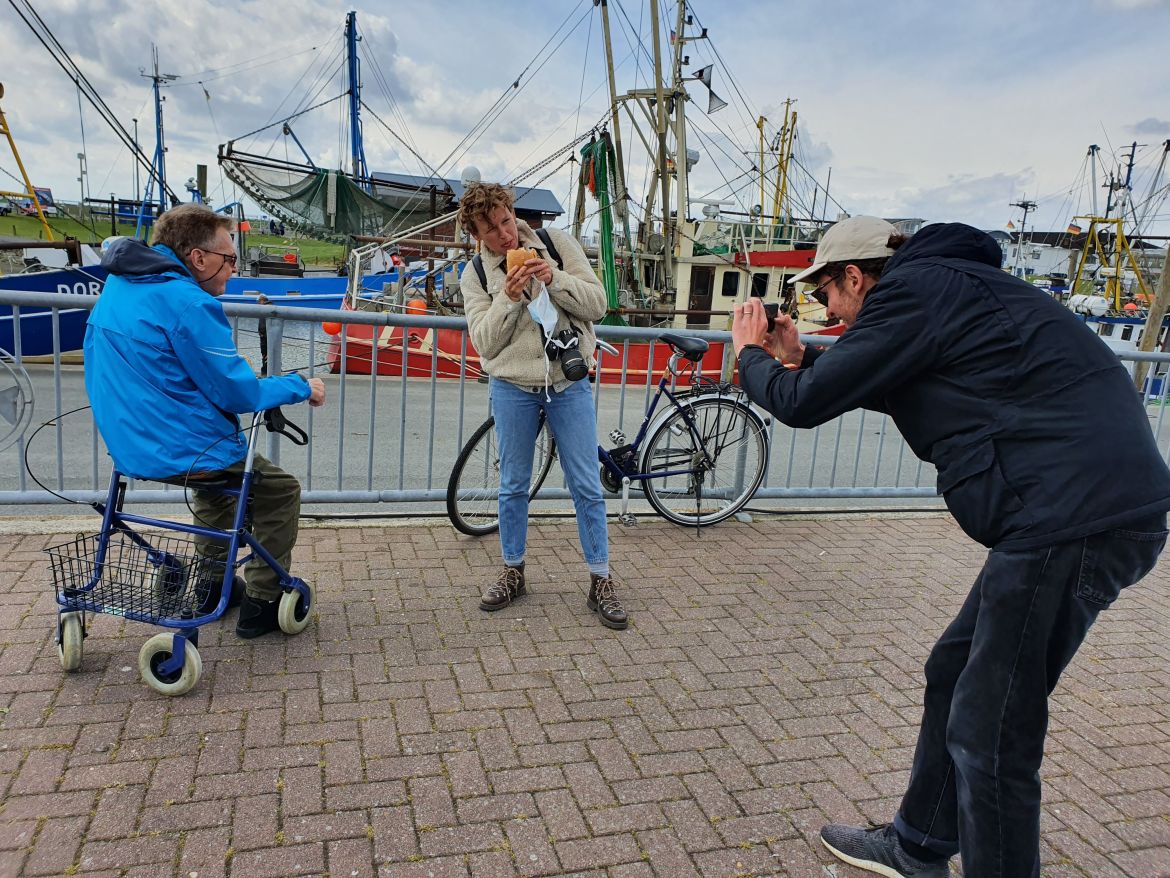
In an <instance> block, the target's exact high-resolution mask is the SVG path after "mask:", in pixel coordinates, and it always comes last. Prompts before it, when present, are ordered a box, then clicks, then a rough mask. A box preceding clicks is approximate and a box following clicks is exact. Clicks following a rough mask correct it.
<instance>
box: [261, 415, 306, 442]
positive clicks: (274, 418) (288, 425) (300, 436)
mask: <svg viewBox="0 0 1170 878" xmlns="http://www.w3.org/2000/svg"><path fill="white" fill-rule="evenodd" d="M264 426H265V427H266V428H267V429H268V432H269V433H279V434H280V435H281V436H283V437H285V438H286V439H291V440H292V442H293V444H295V445H308V444H309V434H308V433H306V432H305V431H304V430H302V429H301V428H300V427H298V426H297V425H296V424H294V423H293V422H292V421H290V420H289V419H288V418H286V417H285V416H284V412H282V411H281V410H280V407H279V406H277V407H276V408H272V409H268V410H267V411H265V412H264Z"/></svg>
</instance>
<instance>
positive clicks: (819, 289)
mask: <svg viewBox="0 0 1170 878" xmlns="http://www.w3.org/2000/svg"><path fill="white" fill-rule="evenodd" d="M832 282H833V279H832V278H829V279H828V280H827V281H825V282H824V283H821V284H817V285H816V286H815V287H813V288H812V290H811V291H810V292H809V295H810V296H812V298H813V301H814V302H816V303H817V304H818V305H820V306H821V307H822V308H828V307H829V294H828V293H826V292H825V287H827V286H828V285H829V284H831V283H832Z"/></svg>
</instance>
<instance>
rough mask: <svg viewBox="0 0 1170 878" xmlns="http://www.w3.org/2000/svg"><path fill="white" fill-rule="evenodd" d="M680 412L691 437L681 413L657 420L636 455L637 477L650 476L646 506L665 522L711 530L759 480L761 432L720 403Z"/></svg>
mask: <svg viewBox="0 0 1170 878" xmlns="http://www.w3.org/2000/svg"><path fill="white" fill-rule="evenodd" d="M684 408H685V410H686V412H688V413H689V414H690V416H691V418H692V419H693V421H694V425H695V429H694V431H692V430H691V429H690V427H689V426H688V425H687V421H686V418H685V417H684V414H683V410H675V411H673V412H671V414H669V415H668V416H667V417H666V418H664V419H663V420H662V422H661V423H660V424H659V425H658V426H657V428H655V430H654V432H653V433H652V434H651V435H650V439H649V440H648V441H647V443H646V450H645V452H643V454H642V473H643V474H645V475H650V476H654V477H653V478H649V479H646V480H644V481H643V482H642V486H643V488H644V489H645V491H646V499H647V500H649V501H650V505H651V506H653V507H654V509H655V510H656V511H657V512H658V514H659V515H661V516H662V517H663V518H665V519H667V520H668V521H672V522H674V523H675V524H681V525H691V526H694V525H700V526H706V525H709V524H715V523H716V522H719V521H723V519H725V518H727V517H729V516H731V515H734V514H735V513H736V512H737V511H739V509H741V508H742V507H743V506H744V505H745V504H746V503H747V502H748V500H750V499H751V496H752V494H754V493H755V492H756V489H757V488H759V487H760V483H761V482H762V481H763V480H764V470H765V469H766V467H767V465H768V433H767V428H766V426H765V425H764V421H763V419H762V418H761V417H760V416H759V415H757V414H756V413H755V412H754V411H752V410H751V409H750V408H749V407H748V406H746V405H744V404H743V403H739V402H735V401H734V400H731V399H726V398H723V397H712V398H710V399H702V398H699V399H695V400H693V401H690V402H687V403H684ZM704 450H705V451H706V455H704V453H703V452H704ZM708 457H709V458H710V460H709V461H708V460H707V458H708ZM656 473H672V474H671V475H658V476H655V474H656Z"/></svg>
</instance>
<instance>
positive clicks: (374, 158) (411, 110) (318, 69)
mask: <svg viewBox="0 0 1170 878" xmlns="http://www.w3.org/2000/svg"><path fill="white" fill-rule="evenodd" d="M609 3H610V10H611V12H610V14H611V28H612V32H613V41H614V54H615V57H616V61H617V74H616V75H617V88H618V90H619V92H624V91H626V90H628V89H631V88H634V87H646V86H647V85H649V79H648V65H649V56H648V54H647V49H645V48H642V47H641V46H640V45H639V46H638V47H637V48H635V45H636V41H635V35H639V36H640V37H641V40H642V41H644V45H645V46H646V47H648V46H649V45H650V42H649V11H648V6H647V4H646V3H642V2H638V0H609ZM12 4H15V6H14V5H12ZM32 6H33V8H35V10H36V13H38V14H39V16H40V17H41V19H42V20H43V21H44V22H45V23H46V24H47V25H48V26H49V28H51V29H52V31H53V33H54V34H55V36H56V38H57V39H58V40H59V41H60V43H61V44H62V45H63V46H64V47H65V48H66V49H67V50H68V51H69V53H70V54H71V55H72V57H73V59H74V60H75V61H76V62H77V64H78V65H79V66H80V68H81V69H82V70H83V71H84V73H85V74H86V76H87V77H89V79H90V80H91V82H92V83H93V85H94V86H95V87H96V89H97V91H98V92H99V93H100V94H101V95H102V97H103V98H104V99H105V101H106V103H107V104H108V105H109V107H110V108H111V109H112V110H113V112H114V114H115V115H117V116H118V117H119V118H120V119H121V120H122V122H123V123H124V124H125V126H126V128H127V129H131V128H132V127H133V125H132V123H131V120H132V119H135V118H137V119H138V120H139V125H138V129H139V135H140V138H141V139H142V141H143V142H144V143H146V144H147V145H148V151H152V150H153V118H152V115H153V111H152V106H151V93H150V83H149V80H147V79H146V78H144V77H143V76H142V75H141V73H140V71H141V70H142V69H144V68H145V69H148V68H149V67H150V65H151V44H152V43H153V44H155V45H157V47H158V53H159V58H160V68H161V70H162V71H164V72H166V73H169V74H175V75H177V76H178V79H176V80H174V83H173V85H172V86H171V87H169V88H168V89H166V92H165V93H166V98H167V100H166V104H165V112H166V127H167V145H168V154H167V163H168V180H169V182H171V184H172V186H173V187H174V188H175V189H176V190H177V191H178V192H179V193H180V194H184V190H183V183H184V182H185V181H186V180H187V178H188V177H190V176H192V175H193V174H194V173H195V166H196V165H197V164H200V163H203V164H207V165H208V166H209V171H210V175H211V190H212V198H213V200H214V201H216V202H218V203H221V204H222V203H224V202H226V201H230V200H232V199H233V197H234V196H233V193H232V190H231V188H230V182H229V183H226V184H225V183H224V181H223V179H222V178H221V176H220V175H219V172H218V169H217V168H216V161H215V157H216V150H217V144H219V143H222V142H224V141H226V140H228V139H237V144H238V146H240V147H242V148H245V149H248V150H249V151H252V152H259V153H269V154H271V155H274V156H276V157H279V158H284V157H285V155H286V154H287V155H288V156H289V157H290V158H297V157H299V151H298V150H297V148H296V146H295V144H294V143H293V142H292V141H291V140H290V139H288V138H285V137H283V136H281V135H280V133H279V132H280V126H279V125H277V126H276V127H275V128H271V129H268V130H266V131H263V132H261V133H260V134H256V135H252V136H249V137H245V135H248V134H249V133H250V132H252V131H254V130H255V129H258V128H261V127H262V126H265V125H267V124H269V123H272V122H274V121H276V120H279V119H281V118H282V117H283V116H285V115H287V114H288V113H290V112H293V111H295V110H297V109H303V108H304V107H307V106H309V105H311V104H313V103H317V102H322V101H327V100H328V99H330V98H333V97H335V96H337V95H339V94H341V93H342V92H343V91H344V89H345V83H344V79H343V74H342V67H341V55H340V53H341V47H342V27H343V24H344V19H345V13H346V12H347V10H348V9H349V8H356V9H357V11H358V22H359V30H360V32H361V33H362V36H363V40H362V57H363V61H362V63H363V75H364V86H365V92H364V99H365V101H366V103H367V104H368V105H369V107H370V108H371V109H370V111H368V112H366V113H365V115H364V124H365V141H366V155H367V161H368V164H369V167H370V169H371V170H386V171H404V172H409V173H428V172H427V170H426V167H427V166H429V167H432V168H436V169H438V171H439V172H440V173H442V174H443V175H445V176H450V177H454V178H458V177H459V175H460V171H461V169H462V168H464V167H465V166H467V165H475V166H477V167H478V168H479V169H480V171H481V173H482V176H483V178H484V179H496V180H511V179H513V178H514V177H516V176H517V175H518V174H519V173H520V172H521V171H523V170H526V169H529V168H531V167H533V166H536V165H539V164H541V163H542V162H543V161H544V160H545V159H546V158H548V157H550V156H552V157H553V159H552V161H551V162H550V163H549V164H548V165H544V166H543V169H542V170H540V171H538V172H537V173H536V174H535V176H534V177H530V178H529V179H528V181H527V182H528V183H529V184H532V183H534V182H536V181H537V180H540V179H541V178H544V180H543V182H542V183H541V184H540V185H542V186H545V187H547V188H550V189H552V190H553V191H554V192H555V193H556V194H557V196H558V197H559V198H560V199H561V201H562V203H563V204H565V205H566V207H567V206H568V202H569V195H568V193H569V189H570V169H569V166H568V165H567V164H565V162H564V159H565V158H566V157H567V156H568V154H569V151H568V149H567V148H566V147H567V144H569V143H571V142H572V141H573V140H574V138H575V137H577V136H578V135H579V134H581V133H584V132H587V131H588V130H589V129H590V128H591V126H593V125H594V124H596V123H597V122H598V121H599V120H600V119H601V118H602V117H603V116H604V114H605V113H606V110H607V106H608V94H607V86H606V79H605V70H604V66H603V54H602V51H603V50H602V34H601V23H600V17H599V11H598V9H597V8H596V7H595V6H594V5H593V2H592V0H515V2H513V3H511V4H509V5H508V6H507V7H506V11H507V14H506V15H505V14H503V10H504V7H501V6H500V5H498V4H496V5H488V4H483V3H481V2H477V0H442V2H439V0H415V2H413V3H408V4H407V3H404V4H387V3H373V2H359V3H357V4H356V6H352V7H351V6H350V5H345V4H340V3H338V2H337V0H312V2H308V0H281V2H279V3H278V2H271V0H269V2H264V0H243V2H239V0H233V2H231V3H225V2H219V0H213V2H190V0H187V2H178V0H147V2H146V3H141V4H126V3H124V2H122V0H85V2H81V0H32ZM661 8H662V9H663V10H664V14H665V10H666V9H667V8H669V10H670V15H671V16H673V14H674V5H673V4H669V3H666V0H663V5H662V7H661ZM17 9H20V10H21V11H23V12H24V13H25V14H26V15H28V14H29V13H28V10H29V6H28V3H26V2H25V0H10V2H9V3H5V4H3V5H2V6H0V82H3V84H4V87H5V91H6V94H5V96H4V99H3V103H2V106H3V109H4V111H5V113H6V114H7V117H8V121H9V124H10V127H11V128H12V130H13V133H14V135H15V136H16V138H17V142H18V145H19V147H20V148H21V152H22V157H23V159H24V162H25V164H26V166H27V167H28V169H29V172H30V174H31V175H32V177H33V178H34V183H36V184H37V185H48V186H51V187H52V188H53V190H54V193H55V194H56V196H57V197H58V198H62V199H65V200H76V199H77V198H78V197H79V194H80V184H79V183H78V182H77V177H78V161H77V158H76V156H77V153H78V152H80V151H81V149H82V133H81V126H82V119H83V120H84V129H85V141H84V142H85V152H86V153H87V156H88V190H89V193H90V194H91V195H95V196H96V195H101V196H108V195H109V193H111V192H117V193H118V194H119V195H132V194H133V191H134V177H133V171H132V169H131V168H132V165H131V162H130V159H129V156H128V153H127V151H126V150H125V149H124V148H122V147H121V146H120V144H119V143H118V141H117V140H116V139H115V137H114V136H113V135H112V133H111V132H110V131H109V129H108V128H107V127H106V126H105V124H104V123H103V122H102V121H101V120H100V118H99V117H98V115H97V113H96V112H95V111H94V110H93V109H92V108H91V107H90V106H89V105H88V104H85V105H83V107H82V111H81V113H80V114H79V110H78V95H77V90H76V89H75V87H74V85H73V83H72V81H71V80H70V79H69V77H67V76H66V75H65V74H64V73H63V72H62V70H61V69H60V68H59V67H58V66H57V64H56V63H55V62H54V61H53V59H52V57H51V56H50V54H49V53H48V52H47V51H46V50H45V49H44V48H43V47H42V46H41V45H40V44H39V43H38V42H37V41H36V40H35V38H34V37H33V34H32V32H31V30H30V29H29V28H28V27H27V26H26V24H25V23H24V22H23V21H22V19H21V17H20V16H19V15H18V12H17ZM688 9H689V10H691V12H692V14H693V16H694V26H693V28H692V29H688V30H687V31H686V33H687V34H688V35H690V34H691V33H692V32H693V31H694V30H695V29H697V28H698V27H700V26H702V27H705V28H707V33H708V37H709V39H708V40H699V41H696V42H693V43H691V44H689V45H687V47H686V53H687V54H688V55H689V56H690V63H689V64H688V65H687V67H686V68H685V69H686V70H687V71H689V72H693V71H695V70H697V69H698V68H700V67H701V66H703V65H705V64H708V63H713V64H715V70H714V78H713V83H712V86H713V89H714V91H715V92H716V93H717V94H719V95H720V96H721V97H722V98H724V99H725V100H727V101H729V102H730V105H729V106H728V107H727V108H726V109H723V110H721V111H720V112H718V113H715V114H712V115H710V116H708V115H707V114H706V113H705V112H703V111H704V110H705V109H706V107H707V92H706V89H705V88H704V87H703V86H702V85H701V84H700V83H698V82H690V83H689V84H688V86H687V88H688V91H689V93H690V95H691V98H692V101H691V104H690V108H689V110H688V112H689V114H690V117H691V119H692V133H691V134H690V135H689V137H690V142H689V144H688V145H689V146H691V147H693V148H697V149H699V150H700V152H701V153H702V157H701V158H700V161H699V163H698V165H697V166H696V167H695V170H694V172H693V178H692V195H693V196H695V197H704V196H705V197H711V198H730V199H734V200H735V201H736V203H737V205H739V207H736V208H733V209H742V208H743V207H746V206H749V205H751V204H754V203H757V202H758V201H759V200H760V199H759V188H758V183H755V184H752V182H751V179H752V178H751V174H750V168H751V166H752V164H753V162H755V161H757V158H756V157H755V156H754V155H752V152H753V151H754V150H756V149H757V144H758V137H759V135H758V132H757V127H756V119H757V117H759V116H764V117H766V118H767V120H768V121H767V123H766V125H765V131H766V134H767V136H768V137H769V138H771V137H773V136H774V135H775V133H776V130H777V129H778V128H779V126H780V123H781V120H782V118H783V114H784V101H785V99H786V98H793V99H795V100H796V104H795V108H796V110H797V113H798V118H799V122H798V129H797V130H798V135H797V146H796V154H797V159H798V161H799V163H800V165H801V167H802V168H803V170H798V169H796V168H794V169H793V171H794V180H793V187H794V192H795V196H796V202H797V204H796V212H797V213H798V215H807V212H808V211H809V210H810V209H811V208H812V207H813V204H812V193H813V191H814V184H813V182H812V180H814V179H815V180H816V181H817V182H818V183H819V184H820V186H821V187H823V186H824V185H825V183H826V182H828V186H829V194H830V196H831V202H830V205H829V207H828V209H827V210H828V213H829V214H830V215H836V212H837V211H838V210H842V209H843V210H846V211H848V212H850V213H854V214H856V213H876V214H880V215H883V216H888V217H896V216H897V217H909V216H915V217H922V218H924V219H927V220H929V221H938V220H962V221H965V222H970V223H973V224H975V225H978V226H981V227H983V228H1003V227H1004V226H1005V224H1006V223H1007V222H1008V221H1009V220H1014V221H1015V224H1016V225H1017V226H1019V224H1020V210H1019V208H1015V207H1012V206H1010V204H1011V202H1018V201H1020V200H1022V199H1029V200H1032V201H1035V202H1037V203H1038V205H1039V206H1038V208H1037V209H1036V210H1035V211H1033V213H1032V214H1031V216H1030V217H1029V220H1028V225H1029V227H1033V224H1035V228H1039V229H1062V228H1064V226H1065V225H1067V223H1068V222H1069V220H1070V219H1071V217H1072V216H1073V215H1075V214H1076V213H1085V212H1087V211H1088V210H1089V209H1090V206H1091V202H1090V175H1089V173H1090V172H1089V168H1088V164H1087V162H1086V153H1087V151H1088V148H1089V146H1090V144H1097V145H1099V146H1100V152H1099V153H1098V157H1097V161H1096V164H1097V168H1098V183H1103V182H1104V181H1105V178H1106V177H1107V175H1108V174H1109V173H1110V172H1111V171H1115V170H1116V169H1117V167H1118V163H1119V162H1121V161H1122V160H1123V157H1124V153H1125V152H1126V151H1127V150H1128V149H1129V145H1130V144H1131V143H1133V142H1134V141H1136V142H1137V143H1138V144H1139V147H1138V150H1137V166H1136V169H1135V178H1134V184H1133V189H1134V196H1135V199H1136V200H1138V201H1139V202H1140V201H1142V200H1144V199H1145V198H1146V197H1147V195H1148V194H1149V191H1150V187H1151V183H1152V181H1153V180H1154V178H1155V171H1156V169H1157V166H1158V162H1159V160H1160V159H1161V156H1162V144H1163V143H1164V142H1165V141H1166V140H1167V139H1170V98H1168V97H1167V96H1168V95H1170V63H1168V62H1167V61H1166V57H1167V48H1168V47H1167V36H1168V35H1170V0H1011V2H1008V0H980V2H977V3H966V4H950V3H940V2H937V0H890V2H887V3H883V4H877V3H873V2H871V0H821V2H807V0H806V2H780V0H718V2H715V0H694V3H693V4H692V5H691V6H689V7H688ZM664 51H665V49H664ZM517 79H519V81H520V84H521V86H520V88H519V89H511V84H512V83H513V82H514V81H516V80H517ZM509 93H511V97H512V99H511V100H510V101H508V102H507V103H506V104H505V105H504V106H503V107H502V112H498V115H497V114H496V110H499V109H500V107H499V105H498V101H499V99H500V98H501V97H502V96H505V95H508V94H509ZM493 107H494V108H496V110H493ZM79 115H80V117H81V118H79ZM342 115H343V114H342V112H341V102H340V101H334V102H332V103H329V104H327V105H326V106H325V107H323V108H321V109H319V110H316V111H314V112H312V113H309V114H306V115H304V116H301V117H298V118H297V119H296V120H295V121H294V122H293V123H292V124H293V128H294V130H295V132H296V134H297V136H298V137H299V138H300V139H301V141H302V142H303V143H304V144H305V146H306V148H307V149H308V150H309V152H311V153H312V154H313V156H314V159H315V160H316V161H317V163H318V164H319V165H323V166H337V165H339V164H341V163H343V162H346V159H345V156H346V154H347V152H348V150H347V147H346V142H345V134H344V130H343V128H342ZM375 115H376V117H377V118H375ZM485 119H491V123H490V125H488V126H487V131H486V133H483V132H482V130H480V129H482V128H483V127H484V125H483V122H484V120H485ZM623 121H624V120H623ZM477 126H479V129H477ZM387 128H389V129H390V130H389V131H388V130H387ZM473 130H477V132H478V133H477V134H476V135H475V136H473V137H471V138H468V134H469V133H470V132H473ZM391 131H392V133H391ZM622 134H623V140H624V145H625V148H626V151H627V153H628V154H629V155H630V157H631V158H630V164H631V174H630V180H631V183H630V185H631V190H632V191H634V192H635V193H637V192H640V191H641V190H642V188H643V186H644V184H645V180H646V175H645V164H644V162H642V160H641V159H640V158H636V157H635V155H636V154H638V153H640V152H641V144H640V142H639V141H638V138H637V136H636V135H635V134H634V133H633V132H632V131H631V130H629V128H628V126H627V127H626V128H624V129H623V132H622ZM412 152H414V153H417V154H418V155H419V156H421V160H420V159H419V158H416V156H415V155H413V154H412ZM424 161H425V165H424ZM806 171H807V174H806V173H805V172H806ZM15 172H16V167H15V162H13V161H12V159H11V156H9V155H8V153H7V149H6V148H4V147H2V146H0V188H9V187H10V186H11V185H12V183H13V181H12V178H11V177H9V176H7V174H9V173H15ZM1167 173H1170V169H1167ZM1162 185H1163V187H1164V186H1165V176H1164V177H1163V178H1162ZM1105 194H1106V193H1105V191H1104V190H1103V189H1102V190H1101V195H1100V198H1101V201H1100V209H1102V210H1103V209H1104V198H1105ZM767 197H768V199H770V198H771V194H770V192H769V194H768V196H767ZM824 204H825V202H824V194H823V191H821V193H820V194H818V195H817V202H816V212H817V214H818V215H824V214H825V212H826V208H825V206H824ZM691 213H692V214H696V213H698V207H697V206H695V207H692V211H691ZM1156 213H1157V214H1158V217H1157V219H1158V225H1159V227H1158V228H1156V229H1153V231H1160V232H1161V233H1163V234H1165V233H1167V232H1170V228H1167V227H1168V226H1170V202H1161V203H1159V204H1158V207H1157V210H1156ZM1147 231H1150V229H1147Z"/></svg>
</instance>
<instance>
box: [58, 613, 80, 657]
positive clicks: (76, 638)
mask: <svg viewBox="0 0 1170 878" xmlns="http://www.w3.org/2000/svg"><path fill="white" fill-rule="evenodd" d="M59 624H60V626H61V634H60V640H59V641H58V643H57V655H58V656H60V658H61V667H62V668H64V669H65V670H66V671H76V670H77V669H78V668H80V667H81V654H82V647H81V641H82V638H83V637H84V636H85V635H84V634H83V633H82V631H81V613H62V614H61V619H60V623H59Z"/></svg>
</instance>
